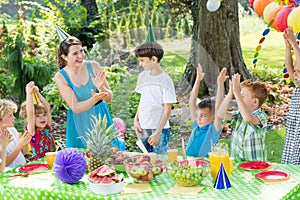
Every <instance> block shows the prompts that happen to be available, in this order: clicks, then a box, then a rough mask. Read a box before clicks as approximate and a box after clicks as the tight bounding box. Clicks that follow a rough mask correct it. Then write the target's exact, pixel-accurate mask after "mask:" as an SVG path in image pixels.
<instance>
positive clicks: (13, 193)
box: [0, 164, 300, 200]
mask: <svg viewBox="0 0 300 200" xmlns="http://www.w3.org/2000/svg"><path fill="white" fill-rule="evenodd" d="M275 170H282V171H285V172H287V173H289V174H290V175H291V178H292V179H293V181H290V182H283V183H276V184H265V183H263V182H262V181H260V180H258V179H255V178H254V174H255V173H257V171H244V170H242V169H238V168H237V166H236V165H235V169H234V171H233V173H232V174H231V177H230V182H231V185H232V187H231V188H230V189H227V190H217V189H214V188H213V183H212V179H211V176H207V177H206V178H205V179H204V180H203V181H202V183H201V185H203V186H205V188H204V189H203V190H202V191H201V192H199V193H198V195H197V196H183V195H173V194H166V193H165V191H167V190H169V189H170V188H171V187H173V186H174V184H175V182H174V181H173V180H172V179H171V178H170V177H169V176H168V174H167V173H163V174H161V175H160V176H157V177H156V178H155V179H154V180H153V181H151V182H150V186H151V188H152V190H153V192H149V193H141V194H130V195H121V194H115V195H106V196H104V195H98V194H95V193H93V192H91V191H90V190H89V186H88V175H87V174H86V175H85V176H84V177H83V178H82V179H81V180H80V181H79V183H77V184H73V185H70V184H66V183H63V182H61V181H60V180H59V179H58V178H57V177H56V175H55V173H54V172H52V171H48V172H44V173H40V174H30V175H29V177H16V178H8V176H9V175H10V174H14V173H16V170H14V171H11V172H7V173H3V174H2V175H1V177H0V182H1V185H0V199H1V200H2V199H3V200H10V199H13V200H15V199H30V200H31V199H38V200H44V199H45V200H46V199H50V200H57V199H62V200H75V199H76V200H77V199H78V200H94V199H128V200H131V199H132V200H133V199H151V200H155V199H161V200H162V199H214V200H216V199H242V200H245V199H268V200H269V199H272V200H274V199H288V200H290V199H300V166H297V165H281V164H278V165H277V166H276V167H275ZM126 181H127V182H131V181H132V180H130V179H126Z"/></svg>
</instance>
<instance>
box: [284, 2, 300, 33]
mask: <svg viewBox="0 0 300 200" xmlns="http://www.w3.org/2000/svg"><path fill="white" fill-rule="evenodd" d="M287 22H288V26H291V27H293V31H294V32H295V33H297V32H300V7H299V6H298V7H297V8H294V9H293V10H292V11H291V12H290V14H289V16H288V20H287Z"/></svg>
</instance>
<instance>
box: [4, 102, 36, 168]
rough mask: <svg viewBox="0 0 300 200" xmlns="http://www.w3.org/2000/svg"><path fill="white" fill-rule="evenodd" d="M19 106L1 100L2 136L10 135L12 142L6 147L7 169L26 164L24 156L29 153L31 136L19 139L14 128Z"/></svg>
mask: <svg viewBox="0 0 300 200" xmlns="http://www.w3.org/2000/svg"><path fill="white" fill-rule="evenodd" d="M16 111H17V105H16V104H15V103H14V102H12V101H10V100H6V99H1V100H0V134H10V135H11V137H12V138H13V140H12V142H11V143H10V144H8V145H7V147H6V167H7V168H6V169H5V170H8V169H12V168H15V167H17V166H19V165H22V164H24V163H26V160H25V157H24V154H26V153H27V150H28V148H27V147H28V144H29V142H30V140H31V134H30V133H29V132H27V133H25V134H24V135H23V136H22V137H21V138H20V139H19V133H18V131H17V130H16V129H15V128H14V121H15V116H14V113H15V112H16Z"/></svg>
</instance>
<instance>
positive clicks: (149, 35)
mask: <svg viewBox="0 0 300 200" xmlns="http://www.w3.org/2000/svg"><path fill="white" fill-rule="evenodd" d="M146 42H156V38H155V35H154V33H153V30H152V27H151V24H149V26H148V33H147V35H146V40H145V43H146Z"/></svg>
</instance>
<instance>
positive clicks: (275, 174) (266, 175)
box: [255, 170, 290, 181]
mask: <svg viewBox="0 0 300 200" xmlns="http://www.w3.org/2000/svg"><path fill="white" fill-rule="evenodd" d="M255 178H259V179H261V180H263V181H285V180H288V179H289V178H290V175H289V174H288V173H286V172H283V171H275V170H273V171H266V172H259V173H257V174H255Z"/></svg>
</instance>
